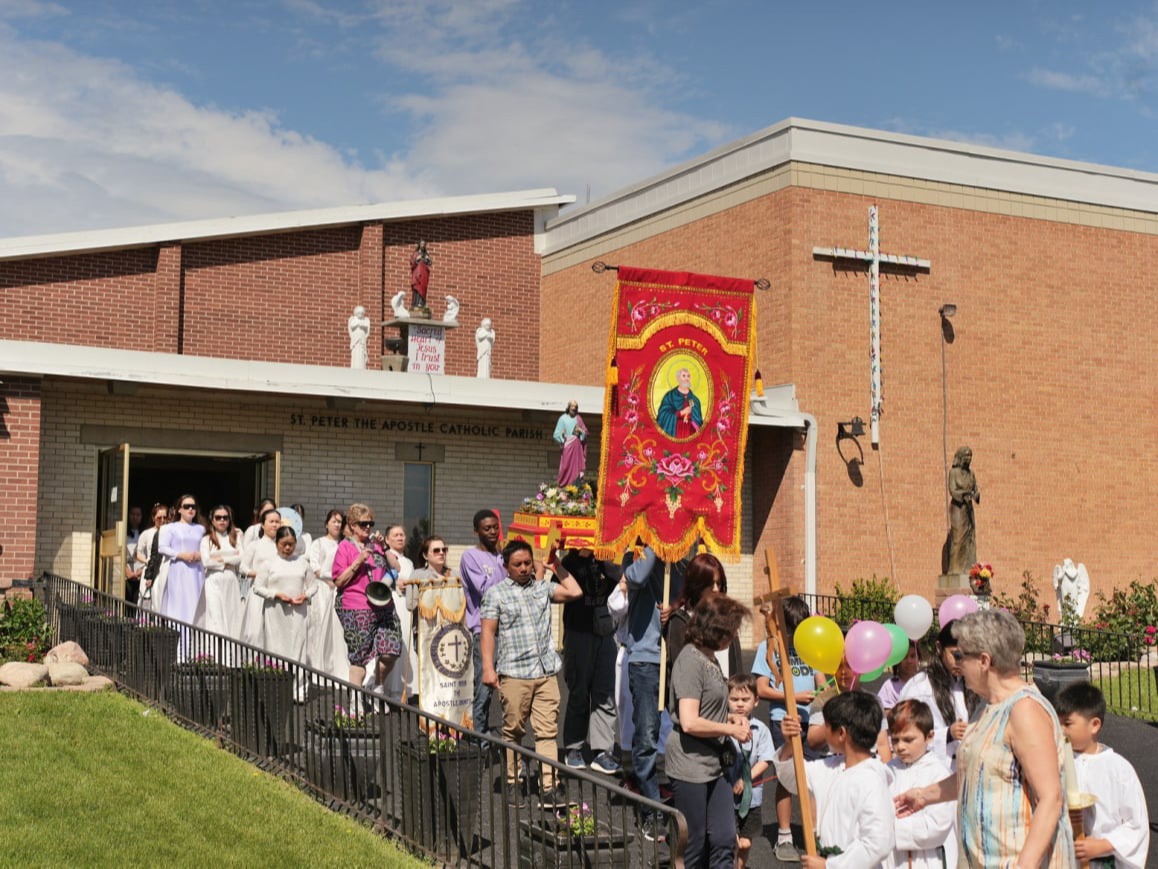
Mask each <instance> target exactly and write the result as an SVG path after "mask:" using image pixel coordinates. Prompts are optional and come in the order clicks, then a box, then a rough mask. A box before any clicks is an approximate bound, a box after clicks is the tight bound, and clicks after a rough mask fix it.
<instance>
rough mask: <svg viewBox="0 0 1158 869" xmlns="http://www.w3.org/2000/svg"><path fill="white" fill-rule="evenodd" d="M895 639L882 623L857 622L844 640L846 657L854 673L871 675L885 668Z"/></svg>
mask: <svg viewBox="0 0 1158 869" xmlns="http://www.w3.org/2000/svg"><path fill="white" fill-rule="evenodd" d="M892 649H893V638H892V636H890V634H889V632H888V631H887V630H885V626H884V625H882V624H881V623H880V622H871V621H866V622H857V623H856V624H855V625H853V626H852V627H851V628H849V629H848V636H846V637H845V638H844V657H845V660H847V661H848V665H849V666H850V667H851V668H852V671H853V672H854V673H858V674H860V673H871V672H872V671H873V670H876V669H879V668H880V667H883V666H884V663H885V661H887V660H888V657H889V652H891V651H892Z"/></svg>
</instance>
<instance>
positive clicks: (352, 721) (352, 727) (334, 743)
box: [305, 704, 382, 804]
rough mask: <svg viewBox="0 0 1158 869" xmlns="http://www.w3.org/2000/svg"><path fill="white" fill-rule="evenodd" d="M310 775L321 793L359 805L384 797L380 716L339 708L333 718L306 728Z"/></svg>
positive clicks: (309, 723) (308, 771)
mask: <svg viewBox="0 0 1158 869" xmlns="http://www.w3.org/2000/svg"><path fill="white" fill-rule="evenodd" d="M305 747H306V775H307V776H308V777H309V780H310V781H311V782H312V783H313V784H314V785H315V786H316V787H318V788H319V789H321V790H322V791H324V792H325V793H326V794H329V795H330V796H334V797H337V798H338V799H340V800H342V801H343V802H345V803H351V804H357V803H364V802H368V801H369V800H374V799H377V798H378V797H380V796H381V794H382V787H381V775H380V773H379V770H380V768H381V759H382V735H381V731H380V728H379V724H378V720H377V716H375V715H373V714H359V713H357V712H353V711H350V710H347V709H346V708H345V707H343V706H340V705H337V704H335V705H334V712H333V715H331V716H330V717H329V718H317V719H314V720H313V721H310V722H308V723H307V724H306V746H305Z"/></svg>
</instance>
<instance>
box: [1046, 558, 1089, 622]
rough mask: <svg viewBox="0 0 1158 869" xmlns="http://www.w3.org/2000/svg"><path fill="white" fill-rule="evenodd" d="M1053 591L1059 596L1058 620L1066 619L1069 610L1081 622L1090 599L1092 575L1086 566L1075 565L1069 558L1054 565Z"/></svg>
mask: <svg viewBox="0 0 1158 869" xmlns="http://www.w3.org/2000/svg"><path fill="white" fill-rule="evenodd" d="M1053 590H1054V594H1055V595H1057V611H1058V618H1059V619H1060V618H1064V616H1065V614H1066V612H1067V610H1069V611H1071V612H1072V613H1073V616H1074V618H1075V619H1076V620H1078V621H1081V619H1082V617H1083V616H1084V615H1085V614H1086V601H1088V600H1089V599H1090V575H1089V573H1087V572H1086V566H1085V565H1084V564H1076V565H1075V564H1074V563H1073V561H1072V560H1071V559H1069V558H1067V559H1066V560H1065V561H1063V562H1062V563H1061V564H1057V565H1054V568H1053ZM1067 601H1068V606H1067Z"/></svg>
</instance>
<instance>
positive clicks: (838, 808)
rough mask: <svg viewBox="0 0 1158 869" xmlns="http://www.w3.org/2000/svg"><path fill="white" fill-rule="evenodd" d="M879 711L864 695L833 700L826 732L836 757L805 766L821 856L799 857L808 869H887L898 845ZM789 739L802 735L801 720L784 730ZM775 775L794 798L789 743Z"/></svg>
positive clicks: (828, 706)
mask: <svg viewBox="0 0 1158 869" xmlns="http://www.w3.org/2000/svg"><path fill="white" fill-rule="evenodd" d="M881 718H882V713H881V706H880V703H878V702H877V698H876V697H874V696H873V695H872V694H866V693H865V692H863V691H850V692H849V693H847V694H841V695H839V696H837V697H834V698H832V699H831V700H829V701H828V703H827V704H826V705H825V707H824V726H825V732H826V734H827V737H828V745H829V748H831V749H832V752H833V756H832V757H826V758H823V759H821V760H810V761H808V762H807V763H806V764H805V774H806V776H807V778H808V790H809V792H810V793H811V795H812V800H813V810H814V812H815V815H816V818H815V824H816V839H817V845H818V847H819V850H820V853H821V854H822V855H823V856H818V857H810V856H808V855H805V856H803V857H801V863H802V864H803V865H804V866H805V867H806V869H820V867H829V869H871V867H881V869H886V867H888V866H889V865H890V864H889V858H890V855H891V853H892V850H893V847H894V845H895V832H894V826H895V821H896V813H895V810H894V808H893V798H892V796H891V794H890V793H889V783H890V782H891V780H892V777H893V775H892V772H891V771H890V770H889V769H888V768H887V767H886V766H885V765H884V764H883V763H881V762H880V761H879V760H877V759H876V758H875V757H873V753H872V752H873V748H874V747H875V746H876V743H877V737H878V736H879V735H880V732H881ZM780 728H781V731H782V732H783V734H784V736H785V737H786V738H787V739H791V737H793V736H799V735H800V719H798V718H795V717H792V716H789V717H786V718H785V719H784V720H783V721H782V722H781V724H780ZM775 764H776V775H777V776H778V777H779V778H780V781H781V782H783V784H784V786H785V787H787V788H788V790H790V791H792V792H793V793H796V792H797V790H798V785H797V781H796V770H795V768H794V767H793V764H792V751H791V748H790V744H789V743H787V742H786V743H785V744H784V746H783V747H782V748H781V749H780V751H779V752H778V753H777V755H776V761H775Z"/></svg>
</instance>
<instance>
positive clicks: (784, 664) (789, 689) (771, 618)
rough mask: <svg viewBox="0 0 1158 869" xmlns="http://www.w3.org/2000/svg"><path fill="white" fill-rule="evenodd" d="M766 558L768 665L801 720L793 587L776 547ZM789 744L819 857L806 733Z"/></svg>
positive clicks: (808, 838)
mask: <svg viewBox="0 0 1158 869" xmlns="http://www.w3.org/2000/svg"><path fill="white" fill-rule="evenodd" d="M764 559H765V562H766V567H765V568H764V571H765V573H767V574H768V591H769V595H768V603H765V604H764V605H763V606H761V612H763V614H764V630H765V632H766V633H767V635H768V638H767V639H768V652H767V655H768V665H769V667H771V669H772V672H773V674H777V673H778V676H779V681H780V684H781V685H782V686H784V705H785V706H786V707H787V709H788V714H789V715H790V716H792V717H793V718H796V719H798V720H799V718H800V715H799V712H798V710H797V707H796V685H795V684H794V681H793V678H792V661H791V659H790V658H789V656H788V639H787V633H788V631H787V629H786V628H785V626H784V598H786V597H789V596H790V595H791V594H792V591H791V589H788V588H782V587H781V585H780V571H779V570H778V569H777V566H776V553H775V552H773V551H772V549H766V550H764ZM773 649H775V652H776V656H778V657H779V659H780V667H779V668H777V666H776V659H775V657H774V656H773ZM661 675H662V673H661ZM788 745H789V747H790V748H791V749H792V767H793V769H794V770H795V772H796V790H797V792H798V796H799V798H800V823H801V826H803V827H804V851H805V853H807V854H808V856H810V857H815V856H816V826H815V823H814V821H813V815H812V800H811V798H810V797H809V795H808V779H807V777H806V776H805V772H804V743H803V734H801V735H799V736H792V737H789V739H788Z"/></svg>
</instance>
